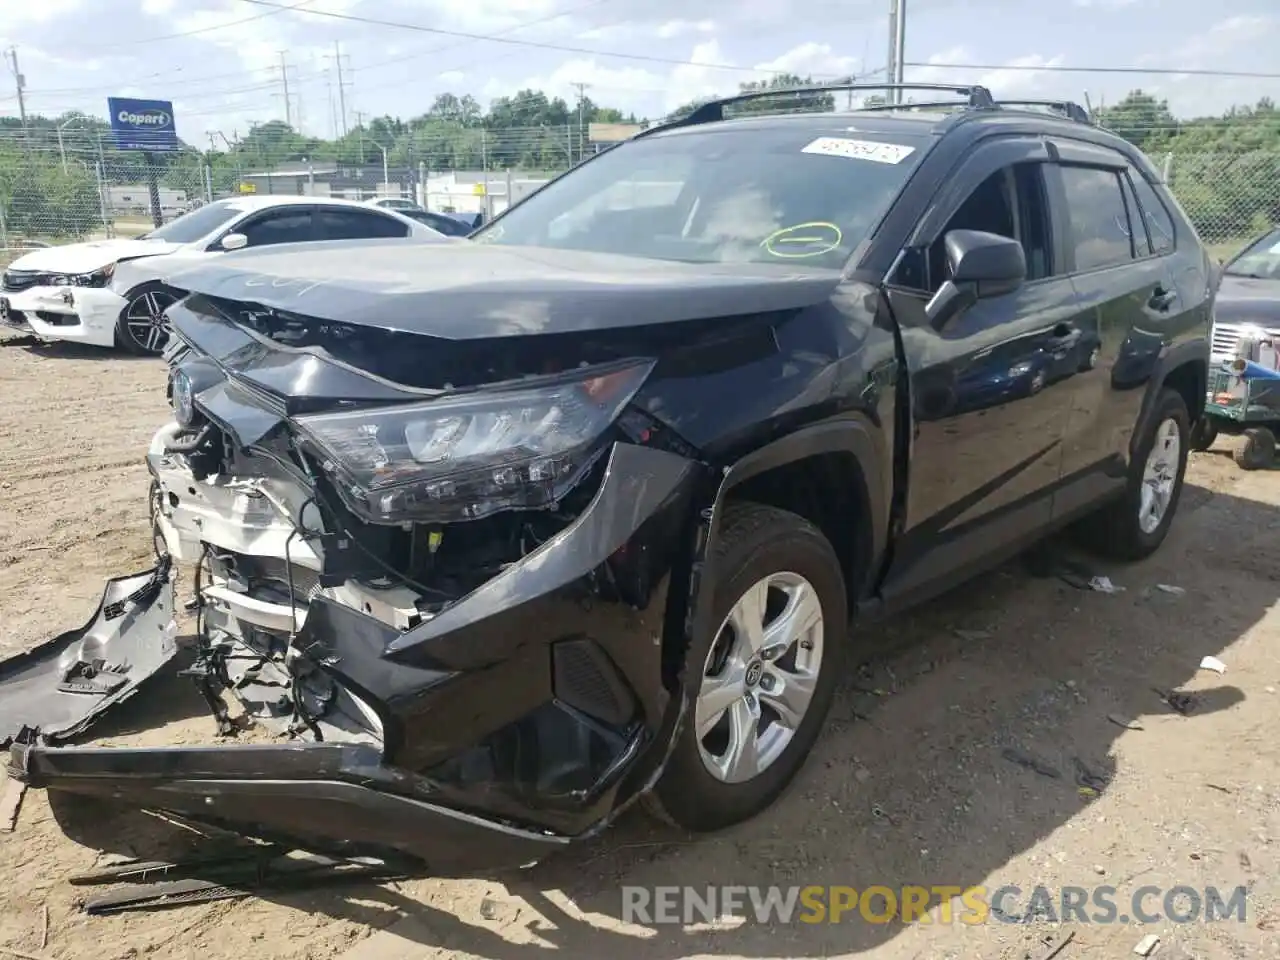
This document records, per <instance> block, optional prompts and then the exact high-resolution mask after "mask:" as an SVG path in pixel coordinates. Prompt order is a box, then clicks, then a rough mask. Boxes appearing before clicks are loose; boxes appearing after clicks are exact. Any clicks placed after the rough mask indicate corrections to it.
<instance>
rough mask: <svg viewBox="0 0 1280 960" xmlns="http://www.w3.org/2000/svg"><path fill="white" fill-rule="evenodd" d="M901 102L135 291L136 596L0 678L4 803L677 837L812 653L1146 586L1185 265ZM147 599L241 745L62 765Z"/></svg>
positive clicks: (1148, 204) (163, 647)
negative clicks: (159, 346) (1091, 579)
mask: <svg viewBox="0 0 1280 960" xmlns="http://www.w3.org/2000/svg"><path fill="white" fill-rule="evenodd" d="M823 89H824V90H825V89H827V88H823ZM840 89H844V88H840ZM852 89H854V90H861V89H863V88H861V87H856V86H855V87H853V88H852ZM880 89H883V88H880ZM930 89H931V90H933V91H934V94H935V97H936V98H942V99H941V102H936V103H927V104H912V105H910V106H895V105H888V106H887V107H873V108H868V109H863V110H857V111H851V112H848V113H822V114H809V115H782V116H761V115H755V116H750V117H745V118H739V119H734V118H732V117H726V111H727V108H731V107H732V106H733V105H734V103H735V102H737V101H739V100H742V99H750V98H751V97H753V96H756V95H750V96H748V97H745V98H744V97H738V98H730V99H729V100H722V101H716V102H713V103H709V104H706V105H703V106H701V107H699V108H698V109H696V110H694V111H693V112H692V113H691V114H690V115H688V116H686V117H684V118H682V119H680V120H677V121H673V122H669V123H667V124H665V125H662V126H658V127H656V128H653V129H650V130H647V131H645V132H644V133H642V134H640V135H639V136H637V137H636V138H634V139H633V140H630V141H628V142H626V143H624V144H622V145H620V146H617V147H615V148H613V149H610V150H608V151H606V152H604V153H601V154H600V155H598V156H596V157H594V158H592V159H590V160H589V161H587V162H585V163H583V164H581V165H579V166H577V167H575V168H574V169H573V170H571V171H569V172H568V173H566V174H564V175H563V176H561V177H560V178H558V179H556V180H554V181H552V182H551V183H549V184H548V185H546V186H545V187H544V188H542V189H541V190H540V191H538V192H537V193H535V194H533V195H532V196H530V197H529V198H527V199H526V200H524V201H523V202H522V203H519V204H517V205H515V206H513V207H512V208H511V209H509V210H507V211H506V212H505V213H503V214H502V215H501V216H499V217H497V218H496V219H495V220H494V221H493V222H492V223H490V224H488V225H487V226H485V227H484V228H482V229H481V230H480V231H479V232H478V234H476V235H475V237H474V240H473V241H469V242H464V243H459V244H457V245H448V246H444V247H441V246H439V245H433V246H432V247H431V248H430V249H427V248H423V247H419V246H417V245H413V244H400V245H396V244H369V245H366V246H360V245H357V244H341V245H329V244H313V245H310V246H308V247H305V248H303V247H298V248H294V249H290V250H276V251H272V250H264V251H262V252H261V253H258V254H246V255H243V256H239V257H236V258H227V259H222V260H220V259H217V258H210V259H208V260H206V261H204V262H202V263H200V264H198V265H195V266H192V267H189V268H186V269H185V270H184V272H182V274H181V275H180V276H174V277H166V278H165V279H166V282H170V283H172V285H173V286H174V287H176V288H179V289H181V290H183V291H188V292H189V295H187V296H186V297H185V298H184V299H182V300H181V301H180V302H178V303H177V304H175V305H173V306H172V307H171V308H170V309H169V310H168V318H169V320H170V322H171V324H172V329H173V333H174V342H173V343H172V344H171V346H170V348H169V350H168V354H167V356H168V361H169V364H170V365H171V374H170V390H171V399H172V407H173V412H174V413H173V422H172V423H169V424H168V425H167V426H165V427H163V428H162V429H161V430H160V431H159V432H158V433H157V434H156V436H155V439H154V441H153V442H152V444H151V448H150V452H149V453H148V455H147V463H148V465H149V467H150V470H151V474H152V476H153V478H154V483H153V489H152V500H153V503H152V505H153V511H154V518H155V531H156V537H157V544H158V546H157V550H158V553H159V554H160V555H161V558H162V559H161V560H160V562H159V564H158V566H157V567H156V569H155V570H151V571H144V572H142V573H139V574H136V575H134V576H132V577H130V578H123V579H121V580H118V581H114V582H113V583H112V584H110V585H109V586H108V589H107V596H106V597H105V598H104V603H103V606H102V607H101V609H100V610H99V611H98V614H97V616H96V617H95V619H94V620H93V621H92V622H91V623H90V624H89V625H88V626H87V627H85V628H84V629H83V630H79V631H73V632H72V633H69V634H64V635H63V636H61V637H59V638H57V639H55V640H53V641H50V642H49V644H48V645H47V646H46V647H45V648H44V649H42V650H36V651H33V652H32V653H31V654H29V655H28V656H27V658H26V659H25V660H23V661H22V662H21V663H20V664H19V665H17V666H16V667H13V668H11V669H10V671H9V673H8V674H7V675H6V676H7V678H8V682H9V683H11V684H14V685H10V686H8V687H7V688H6V689H5V690H4V692H3V696H2V697H0V699H2V700H3V706H2V707H0V715H2V716H0V720H3V722H4V723H5V728H3V729H0V737H2V736H6V735H7V736H8V737H9V738H10V739H12V740H13V744H12V747H11V751H10V764H11V768H12V770H13V773H14V775H15V776H18V777H21V778H24V779H25V780H27V781H28V782H29V783H31V784H34V785H37V786H47V787H48V788H50V789H56V790H62V791H71V792H74V793H80V794H90V795H99V796H103V797H110V798H113V799H116V800H120V801H124V802H126V803H130V804H134V805H137V806H139V807H145V808H153V809H162V810H166V811H171V812H173V813H176V814H179V815H182V816H185V817H187V818H188V819H192V820H199V821H202V822H210V823H216V824H219V825H222V826H231V827H233V828H234V829H236V830H238V831H240V832H242V833H244V834H246V835H250V836H255V837H266V838H273V837H275V838H280V837H283V838H286V839H288V840H289V841H290V842H292V843H294V844H296V845H298V846H303V847H307V848H310V849H315V850H318V851H321V852H324V851H328V850H339V851H351V852H356V853H360V854H362V855H369V856H371V855H384V854H386V855H392V854H399V855H405V854H407V855H410V856H412V857H414V858H418V859H420V860H422V861H425V863H426V864H427V865H428V867H429V868H430V869H432V870H434V871H439V872H449V871H472V870H477V869H481V868H492V867H498V866H503V865H520V864H525V863H528V862H531V861H534V860H537V859H539V858H540V857H541V856H543V855H544V854H546V853H548V852H550V851H554V850H556V849H558V848H560V847H562V846H564V845H565V844H567V843H569V842H571V841H574V840H577V839H581V838H584V837H587V836H590V835H592V834H594V833H597V832H598V831H600V830H601V829H603V828H605V827H606V826H607V825H608V824H610V823H611V822H612V821H613V820H614V819H616V818H617V817H618V815H619V814H620V813H621V812H622V811H623V810H625V809H627V808H628V807H629V806H630V805H631V804H632V803H633V802H636V801H643V802H644V803H645V804H646V805H647V806H649V807H650V808H651V809H653V810H654V811H657V812H660V813H661V814H662V815H663V816H665V817H667V818H669V819H670V820H672V821H674V822H675V823H677V824H679V825H682V826H683V827H686V828H690V829H692V830H695V831H704V830H714V829H716V828H721V827H725V826H727V825H730V824H733V823H735V822H738V821H741V820H743V819H744V818H748V817H751V816H752V815H754V814H757V813H758V812H760V811H761V810H763V809H764V808H765V807H767V806H768V805H769V804H770V803H772V802H773V801H774V800H775V799H776V798H777V797H778V796H779V794H780V793H781V792H782V791H783V790H784V789H785V788H786V786H787V784H788V783H789V781H791V780H792V778H793V777H794V776H795V774H796V772H797V770H798V769H799V768H800V766H801V765H802V764H803V763H804V762H805V758H806V756H807V755H808V754H809V752H810V751H811V749H812V748H813V746H814V743H815V741H816V740H817V738H818V737H819V735H820V730H821V728H822V725H823V721H824V717H825V716H826V714H827V712H828V708H829V707H830V705H831V701H832V697H833V693H834V691H835V689H836V684H837V680H838V677H839V675H840V671H841V669H842V663H843V662H845V660H846V658H847V657H848V655H849V651H850V643H851V641H850V639H849V637H850V624H851V622H855V621H856V622H859V623H860V625H861V622H864V621H870V620H873V619H874V618H875V617H877V616H883V615H886V614H889V613H891V612H893V611H895V610H898V609H901V608H902V607H904V606H905V605H908V604H914V603H918V602H920V601H922V600H924V599H926V598H928V597H931V596H933V595H936V594H938V593H939V592H941V591H943V590H946V589H948V588H950V587H952V586H955V585H957V584H959V583H961V582H962V581H964V580H965V579H966V578H969V577H972V576H973V575H974V574H975V573H977V572H979V571H981V570H982V569H983V568H987V567H989V566H991V565H993V564H996V563H997V562H1000V561H1001V560H1002V559H1004V558H1008V557H1010V556H1011V555H1013V554H1015V553H1017V552H1018V551H1021V550H1023V549H1024V548H1026V547H1027V546H1028V545H1030V544H1032V543H1033V542H1034V541H1036V540H1037V539H1038V538H1041V537H1043V536H1045V534H1047V533H1048V532H1050V531H1052V530H1055V529H1057V528H1062V527H1065V526H1068V525H1071V526H1073V527H1076V528H1078V529H1080V530H1081V531H1082V532H1083V533H1084V534H1085V535H1086V536H1087V537H1088V538H1090V539H1091V542H1092V543H1093V544H1094V545H1095V546H1096V548H1097V549H1098V550H1100V551H1103V552H1104V553H1106V554H1107V555H1110V556H1112V557H1116V558H1122V559H1126V560H1138V559H1141V558H1143V557H1145V556H1147V555H1148V554H1150V553H1151V552H1152V551H1154V550H1155V549H1156V548H1157V547H1159V545H1160V544H1161V542H1162V541H1163V540H1164V539H1165V536H1166V534H1167V533H1168V532H1169V528H1170V524H1171V523H1172V522H1173V519H1174V516H1175V513H1176V511H1177V507H1178V499H1179V494H1180V492H1181V490H1182V483H1183V473H1184V470H1185V467H1186V460H1187V450H1188V431H1189V429H1190V427H1191V426H1192V425H1193V424H1194V423H1195V422H1196V420H1197V419H1198V418H1199V416H1200V415H1201V410H1202V408H1203V404H1204V397H1205V381H1206V372H1207V362H1208V356H1209V347H1208V341H1207V333H1208V330H1209V323H1210V310H1211V306H1212V298H1213V292H1212V284H1211V270H1210V261H1209V258H1208V257H1207V256H1206V253H1205V250H1204V248H1203V247H1202V245H1201V243H1200V241H1199V239H1198V238H1197V236H1196V232H1195V230H1194V229H1193V228H1192V225H1191V224H1190V222H1189V221H1188V220H1187V217H1186V216H1185V215H1184V213H1183V211H1182V210H1181V209H1180V208H1179V206H1178V204H1177V202H1176V201H1175V200H1174V198H1173V197H1172V196H1170V194H1169V192H1168V190H1167V189H1166V188H1165V186H1164V185H1163V184H1162V183H1161V182H1160V179H1159V176H1158V175H1157V173H1156V171H1155V170H1154V169H1153V168H1152V166H1151V164H1150V163H1149V162H1148V161H1147V159H1146V158H1145V157H1144V156H1143V155H1142V153H1140V152H1139V151H1138V150H1137V149H1136V148H1134V147H1133V146H1131V145H1130V144H1128V143H1126V142H1125V141H1123V140H1121V139H1120V138H1119V137H1116V136H1113V135H1111V134H1109V133H1107V132H1105V131H1103V130H1101V129H1098V128H1097V127H1095V126H1093V125H1092V124H1091V123H1090V122H1089V120H1088V117H1087V116H1085V115H1084V113H1083V111H1081V110H1080V109H1079V108H1078V107H1076V106H1075V105H1073V104H1067V103H1052V104H1031V103H1025V102H1023V103H1016V104H1014V103H1008V102H997V101H995V100H993V99H992V97H991V95H990V93H989V92H988V91H987V90H985V89H984V88H981V87H959V88H955V87H945V88H943V87H937V88H930ZM809 92H810V93H813V92H814V91H809ZM895 92H896V91H895ZM944 93H945V95H946V96H945V97H944ZM951 95H956V96H958V98H959V99H958V100H957V101H956V102H952V101H951V100H950V99H947V98H946V97H949V96H951ZM171 564H172V565H173V566H174V567H175V568H180V569H187V570H191V571H193V573H192V577H191V579H192V580H193V581H194V583H193V588H194V600H193V601H192V603H193V606H194V609H195V614H196V618H197V621H198V623H197V630H196V633H197V638H196V639H197V644H198V650H197V659H196V661H195V664H194V666H191V667H189V668H187V671H186V672H188V673H190V674H193V675H194V676H195V677H196V679H197V682H198V683H199V684H200V687H201V689H202V690H203V691H204V693H205V695H206V697H207V699H208V701H209V703H210V705H211V708H212V710H213V712H214V715H215V717H216V718H217V720H218V725H219V728H220V730H221V732H222V733H223V734H225V735H227V737H231V736H232V735H234V734H235V733H236V732H237V730H238V729H239V721H240V718H239V716H235V715H233V714H232V710H234V711H236V713H239V711H240V708H239V707H237V706H236V699H234V698H228V697H225V696H224V694H225V693H227V692H228V691H230V692H232V693H234V694H235V697H236V698H238V700H239V702H240V703H241V704H243V709H244V711H245V713H246V715H247V716H249V717H251V718H254V719H256V720H257V721H258V722H259V724H260V725H262V726H265V727H266V728H267V729H268V730H271V731H273V732H275V733H276V734H278V736H279V738H280V739H279V740H277V741H276V742H266V743H261V742H259V743H253V744H249V743H238V742H235V741H234V740H230V739H226V740H223V741H221V742H219V743H217V744H215V745H212V746H199V747H196V746H189V745H174V746H169V747H162V748H156V747H133V748H124V747H118V748H106V747H93V746H74V747H72V746H62V745H60V743H59V741H60V740H62V739H63V738H65V736H66V735H67V733H68V732H69V731H72V730H77V729H81V728H83V726H84V725H85V724H86V723H87V722H88V721H89V720H91V719H92V718H93V717H94V716H96V715H97V714H98V713H100V712H101V710H102V709H104V708H105V707H106V706H107V705H108V704H110V703H113V702H116V701H118V699H119V698H120V697H122V696H125V695H127V694H128V693H130V692H132V691H133V690H134V689H135V688H136V686H137V683H138V682H139V681H140V680H141V679H143V678H144V677H145V675H146V674H147V673H154V672H155V671H156V670H157V669H159V668H160V666H161V665H162V664H163V663H164V662H165V661H166V660H168V659H169V658H170V657H171V656H172V654H173V649H174V642H173V638H172V632H173V631H172V626H171V618H172V616H173V611H174V596H173V590H174V587H173V585H172V580H171V578H170V574H169V571H170V566H171ZM183 582H184V584H185V583H187V582H188V581H187V580H186V578H185V577H184V580H183ZM859 635H860V636H865V637H872V638H873V637H874V630H869V629H867V628H865V627H861V626H860V630H859ZM24 671H25V672H24ZM42 677H43V678H44V680H40V678H42ZM37 681H39V682H37ZM228 704H230V705H231V707H232V710H229V709H228Z"/></svg>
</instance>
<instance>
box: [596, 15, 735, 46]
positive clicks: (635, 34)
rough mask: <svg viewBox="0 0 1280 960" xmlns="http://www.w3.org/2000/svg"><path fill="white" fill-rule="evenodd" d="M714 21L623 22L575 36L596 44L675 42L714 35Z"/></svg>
mask: <svg viewBox="0 0 1280 960" xmlns="http://www.w3.org/2000/svg"><path fill="white" fill-rule="evenodd" d="M715 29H716V24H715V21H714V20H679V19H677V20H662V21H657V22H652V23H647V22H643V21H638V20H623V21H620V22H618V23H605V24H601V25H600V26H596V27H591V28H589V29H587V30H582V31H579V32H578V33H575V34H574V39H575V40H590V41H593V42H596V43H599V42H602V41H603V42H607V43H620V42H627V43H634V42H635V41H636V40H637V39H640V38H645V37H654V38H657V39H659V40H675V39H677V38H679V37H686V36H689V35H691V34H703V35H705V34H709V33H714V32H715Z"/></svg>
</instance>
